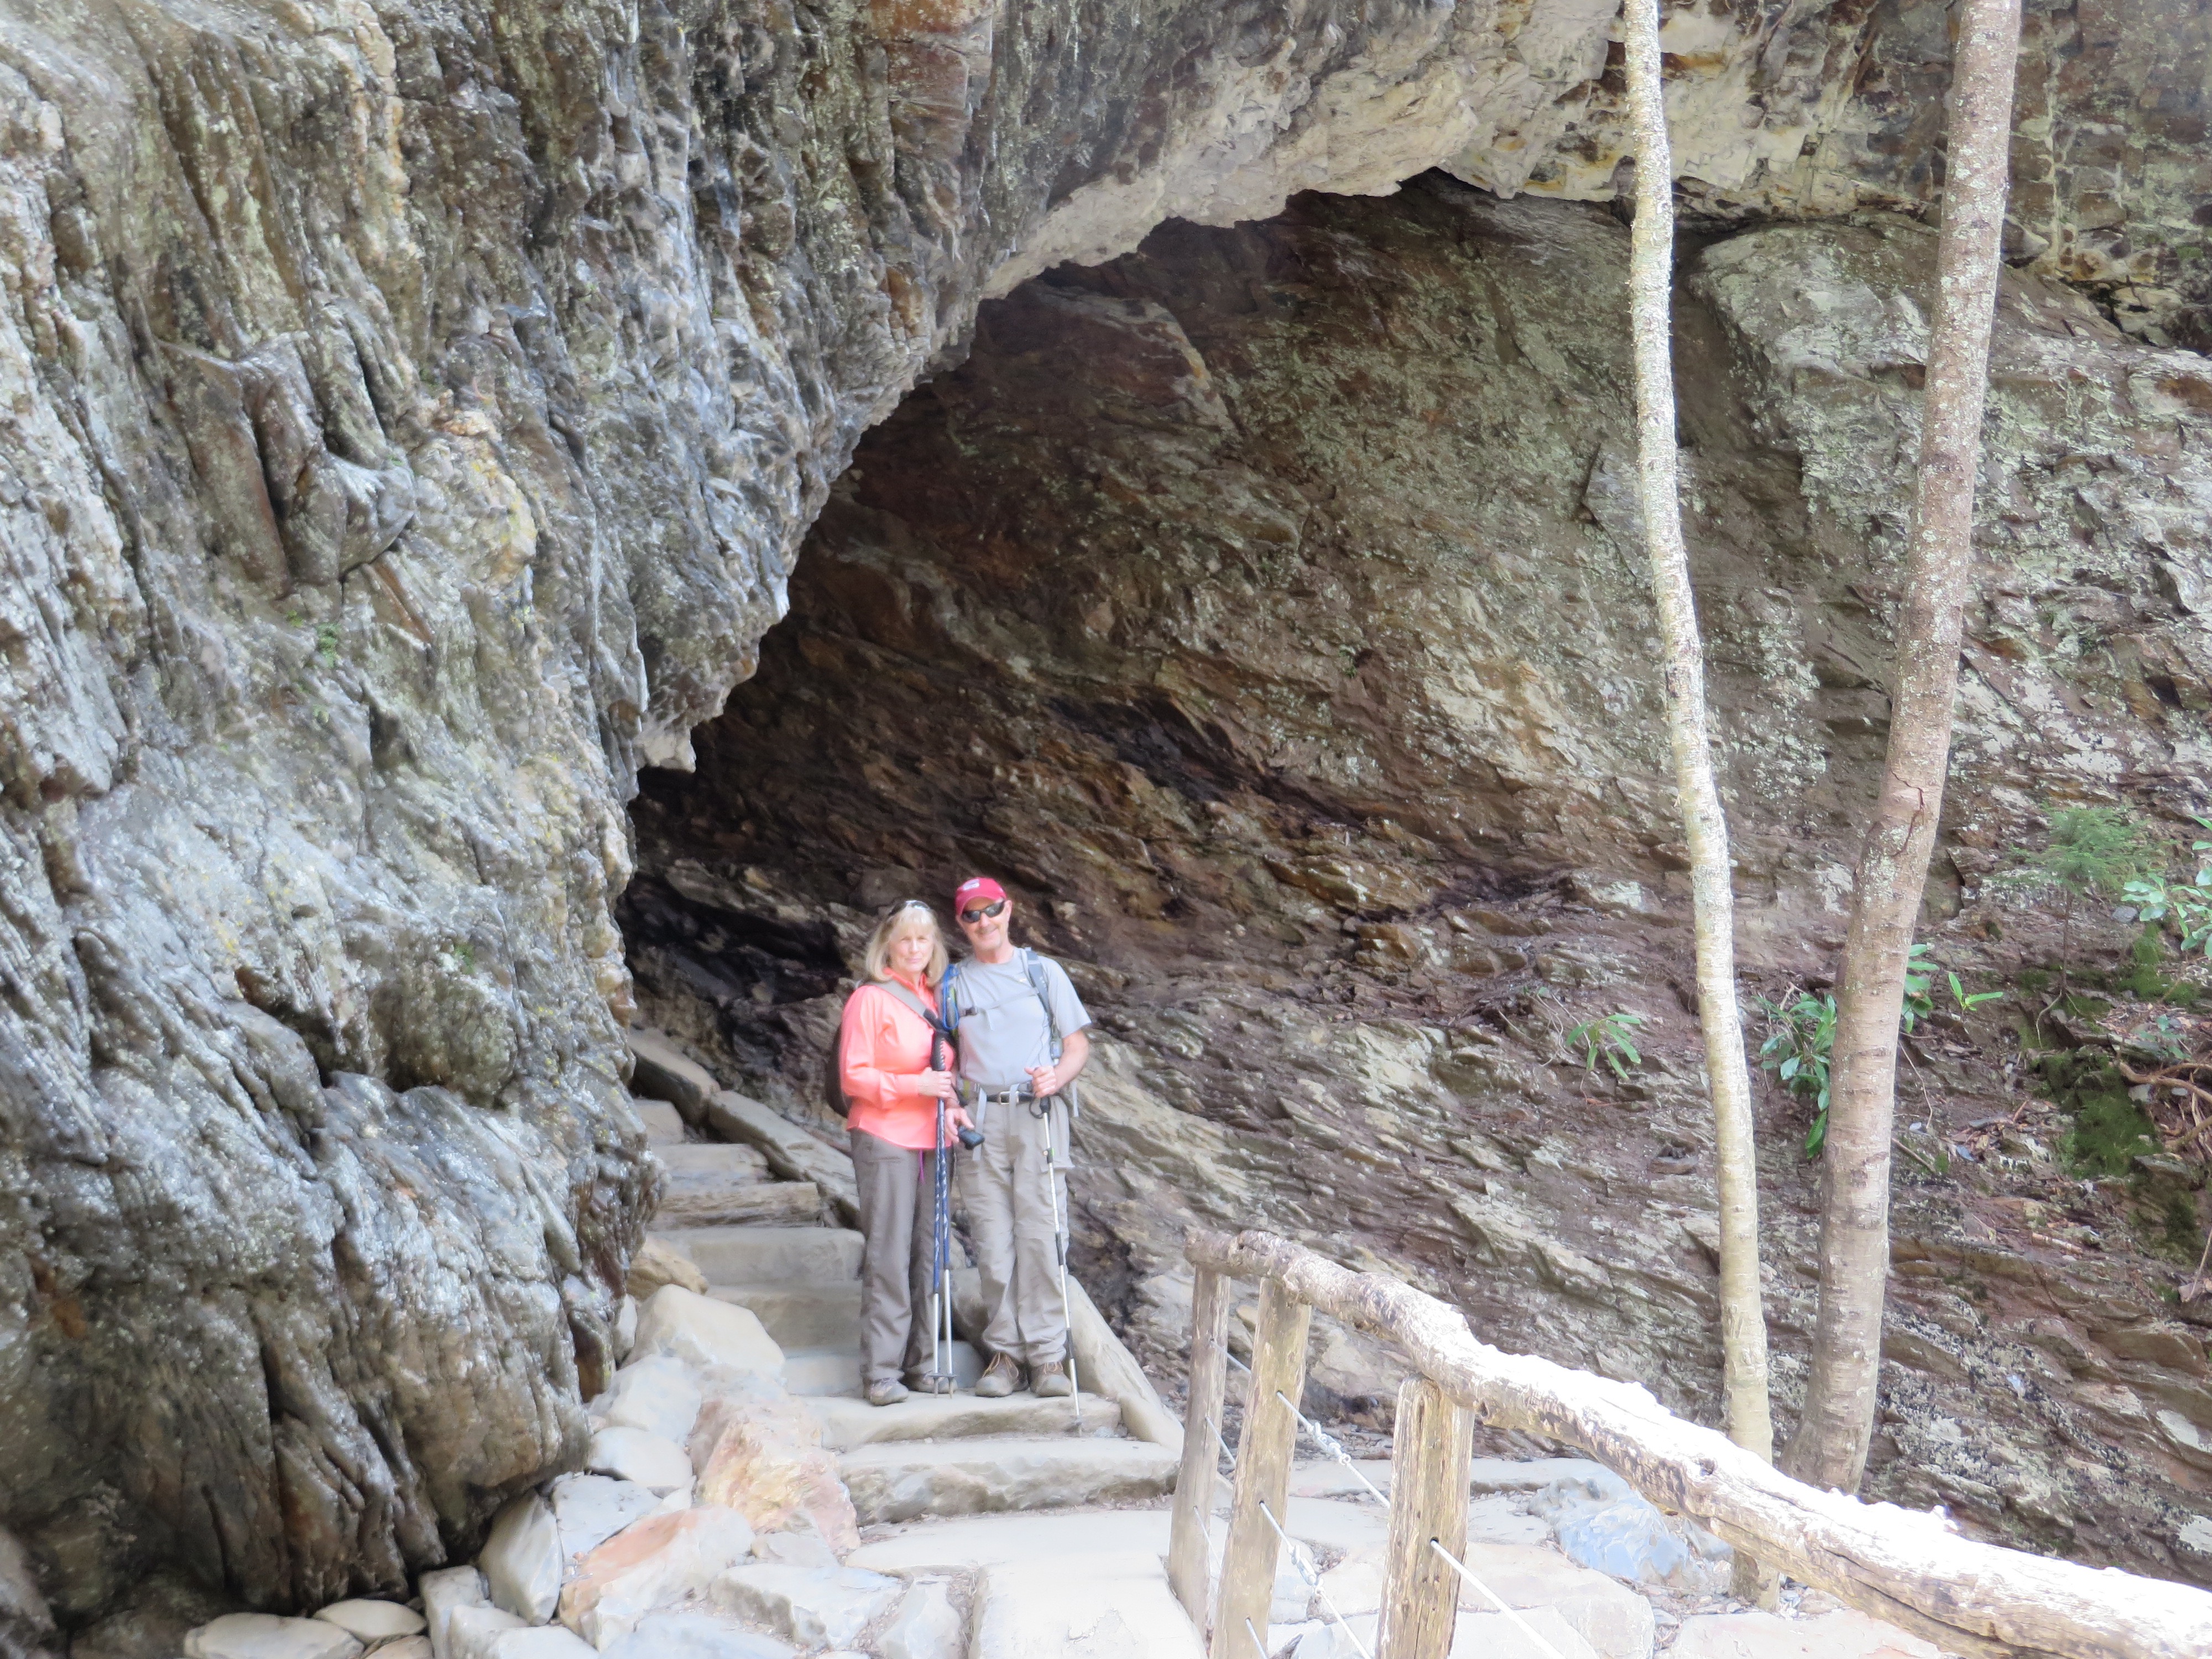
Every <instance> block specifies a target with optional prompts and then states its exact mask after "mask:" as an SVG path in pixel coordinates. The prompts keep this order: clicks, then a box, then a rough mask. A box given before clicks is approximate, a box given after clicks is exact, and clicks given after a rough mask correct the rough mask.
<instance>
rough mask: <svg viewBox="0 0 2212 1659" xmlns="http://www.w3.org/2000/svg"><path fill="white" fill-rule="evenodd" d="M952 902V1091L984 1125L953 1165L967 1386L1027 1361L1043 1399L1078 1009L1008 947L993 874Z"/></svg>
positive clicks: (1008, 1383)
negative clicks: (970, 1315)
mask: <svg viewBox="0 0 2212 1659" xmlns="http://www.w3.org/2000/svg"><path fill="white" fill-rule="evenodd" d="M952 903H953V913H954V915H956V916H957V918H958V920H959V923H960V931H961V933H963V935H965V936H966V938H967V940H968V943H969V947H970V949H971V951H972V952H973V954H971V955H970V956H969V958H968V960H966V961H965V962H962V963H957V964H956V965H955V966H954V967H953V969H951V972H950V973H948V974H947V975H945V1014H946V1016H947V1017H948V1018H952V1019H954V1020H955V1021H956V1022H957V1028H958V1031H957V1035H958V1042H959V1049H960V1079H961V1095H962V1097H963V1099H964V1100H966V1101H967V1102H968V1103H969V1108H968V1109H969V1112H970V1113H971V1114H972V1115H974V1117H975V1122H976V1126H977V1127H979V1128H981V1130H982V1132H983V1144H982V1146H980V1147H978V1148H977V1149H976V1150H975V1151H974V1152H969V1153H968V1154H967V1155H965V1156H964V1157H963V1158H961V1159H960V1163H959V1170H960V1196H961V1201H962V1203H963V1206H965V1207H966V1209H967V1212H968V1225H969V1231H970V1233H971V1235H972V1236H973V1237H974V1239H975V1266H976V1268H977V1270H978V1273H979V1276H980V1277H981V1279H982V1281H983V1313H984V1318H985V1325H984V1329H983V1342H982V1346H984V1347H985V1348H986V1349H987V1350H988V1351H989V1354H990V1364H989V1365H988V1366H987V1368H986V1370H984V1372H983V1376H982V1377H981V1380H980V1381H979V1382H978V1383H976V1384H975V1392H976V1393H977V1394H979V1395H983V1396H984V1397H986V1398H994V1397H996V1396H998V1395H1008V1394H1012V1392H1013V1391H1014V1390H1015V1389H1018V1388H1020V1387H1021V1386H1022V1384H1023V1382H1024V1375H1023V1373H1024V1368H1026V1369H1027V1371H1028V1379H1027V1380H1028V1382H1029V1383H1030V1388H1031V1389H1033V1390H1034V1391H1035V1392H1036V1394H1037V1395H1040V1396H1042V1397H1044V1398H1047V1399H1050V1398H1054V1397H1056V1396H1060V1395H1068V1394H1072V1393H1073V1392H1074V1385H1073V1383H1072V1381H1071V1380H1070V1379H1069V1376H1068V1374H1067V1310H1066V1304H1064V1303H1063V1302H1062V1301H1061V1299H1060V1235H1059V1228H1058V1224H1057V1218H1058V1216H1060V1215H1064V1214H1066V1208H1067V1188H1066V1178H1065V1176H1062V1175H1061V1174H1060V1171H1061V1170H1065V1169H1066V1166H1067V1106H1066V1098H1065V1097H1064V1096H1063V1095H1062V1092H1061V1091H1063V1090H1065V1089H1066V1086H1067V1085H1069V1084H1070V1083H1072V1082H1073V1081H1074V1080H1075V1076H1076V1074H1077V1073H1079V1072H1080V1071H1082V1069H1083V1067H1084V1064H1085V1061H1086V1060H1089V1059H1090V1057H1091V1037H1090V1034H1089V1032H1088V1031H1087V1030H1086V1029H1085V1028H1086V1027H1088V1026H1089V1025H1090V1024H1091V1016H1090V1014H1089V1013H1088V1012H1085V1009H1084V1006H1083V1000H1082V999H1081V998H1079V997H1078V996H1077V995H1076V994H1075V987H1074V986H1073V984H1071V983H1069V981H1068V977H1067V974H1066V969H1062V968H1061V967H1060V964H1059V963H1056V962H1054V961H1052V960H1051V959H1050V958H1048V957H1040V956H1036V955H1035V954H1034V953H1033V952H1030V951H1020V950H1017V949H1016V948H1015V947H1014V945H1013V943H1012V939H1010V938H1009V936H1008V930H1009V927H1010V925H1011V923H1012V921H1013V901H1012V900H1011V899H1009V898H1008V897H1007V896H1006V890H1005V889H1004V888H1002V887H1000V885H999V884H998V883H997V882H995V881H993V880H992V879H991V878H989V877H987V876H978V877H976V878H975V879H973V880H971V881H968V882H964V883H963V884H961V887H960V890H959V891H958V892H957V894H956V895H955V896H954V897H953V901H952ZM1032 967H1034V968H1035V969H1036V978H1035V979H1032V978H1031V976H1030V969H1031V968H1032ZM1040 991H1042V995H1040V994H1039V993H1040ZM1048 1005H1049V1011H1048ZM1055 1024H1056V1025H1057V1026H1058V1028H1059V1036H1060V1054H1058V1056H1057V1057H1055V1056H1054V1054H1053V1032H1054V1025H1055Z"/></svg>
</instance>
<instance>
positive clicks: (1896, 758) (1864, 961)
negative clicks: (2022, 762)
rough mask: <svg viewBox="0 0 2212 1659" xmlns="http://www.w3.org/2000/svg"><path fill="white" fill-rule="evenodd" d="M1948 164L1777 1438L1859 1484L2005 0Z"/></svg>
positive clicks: (1990, 289)
mask: <svg viewBox="0 0 2212 1659" xmlns="http://www.w3.org/2000/svg"><path fill="white" fill-rule="evenodd" d="M1959 15H1960V27H1959V38H1958V43H1957V46H1956V48H1955V50H1954V57H1953V59H1952V65H1953V67H1952V75H1951V114H1950V128H1949V132H1950V143H1949V172H1948V176H1947V178H1946V179H1945V181H1944V185H1943V231H1942V237H1941V239H1940V240H1939V241H1938V242H1937V244H1936V314H1935V320H1934V325H1933V328H1932V330H1931V331H1930V334H1929V343H1928V380H1927V392H1926V395H1925V397H1924V398H1923V403H1922V407H1921V425H1920V471H1919V478H1918V481H1917V485H1916V489H1915V495H1914V501H1913V513H1912V541H1911V548H1910V550H1909V551H1908V554H1907V556H1906V560H1905V592H1904V595H1903V603H1902V605H1901V606H1900V609H1899V617H1898V625H1897V669H1896V673H1895V676H1894V679H1893V685H1892V691H1891V696H1892V699H1893V701H1892V707H1891V710H1890V726H1889V755H1888V759H1887V763H1885V765H1884V767H1883V769H1882V779H1881V798H1880V799H1879V800H1878V801H1877V802H1876V803H1875V817H1874V822H1873V823H1872V824H1870V825H1869V827H1868V829H1867V836H1866V841H1865V843H1864V845H1863V847H1862V848H1860V852H1859V862H1858V872H1857V883H1856V885H1855V887H1854V889H1853V891H1852V898H1851V921H1850V931H1849V933H1848V934H1847V936H1846V937H1845V939H1844V961H1843V968H1842V970H1841V973H1840V974H1839V975H1838V993H1837V999H1836V1002H1837V1013H1836V1035H1835V1048H1834V1070H1833V1087H1832V1090H1831V1091H1830V1095H1829V1107H1828V1139H1827V1146H1826V1161H1827V1172H1826V1205H1825V1206H1824V1209H1823V1211H1822V1214H1821V1221H1820V1327H1819V1329H1818V1331H1817V1333H1816V1334H1815V1335H1814V1342H1813V1366H1812V1375H1811V1377H1810V1380H1809V1382H1808V1386H1807V1389H1806V1395H1805V1411H1804V1415H1803V1417H1802V1419H1800V1421H1799V1424H1798V1429H1797V1433H1796V1437H1795V1438H1794V1439H1793V1440H1792V1441H1791V1443H1790V1468H1791V1470H1792V1472H1793V1473H1795V1474H1796V1475H1797V1477H1798V1478H1799V1479H1800V1480H1804V1481H1806V1482H1808V1484H1810V1485H1813V1486H1832V1487H1834V1488H1836V1489H1838V1491H1842V1492H1857V1490H1858V1486H1859V1481H1860V1480H1861V1478H1862V1477H1863V1475H1864V1474H1865V1473H1866V1461H1867V1445H1868V1443H1869V1441H1870V1440H1871V1439H1872V1438H1873V1435H1874V1422H1875V1395H1876V1387H1877V1384H1878V1383H1879V1380H1880V1372H1881V1324H1882V1302H1883V1296H1884V1291H1885V1289H1886V1281H1887V1278H1888V1276H1889V1164H1890V1137H1891V1133H1892V1119H1893V1116H1894V1115H1895V1108H1896V1099H1897V1030H1898V1021H1899V1017H1900V1015H1901V1014H1902V1013H1903V1012H1904V1006H1905V963H1906V960H1907V958H1908V957H1909V955H1910V953H1911V949H1912V933H1913V927H1914V924H1915V922H1916V921H1917V920H1918V918H1919V915H1920V900H1921V893H1922V890H1923V888H1924V887H1925V885H1926V884H1927V879H1928V860H1929V854H1930V853H1932V852H1933V851H1934V849H1935V845H1936V824H1937V822H1938V820H1939V819H1940V818H1941V817H1942V811H1943V778H1944V773H1945V771H1946V769H1947V768H1948V764H1949V761H1950V753H1951V710H1952V702H1953V698H1954V695H1955V693H1956V691H1957V690H1958V684H1959V635H1960V618H1961V615H1962V613H1963V611H1964V610H1965V607H1966V592H1967V587H1968V584H1969V581H1970V580H1971V577H1972V567H1973V539H1974V474H1975V471H1976V470H1977V469H1978V467H1979V465H1980V464H1981V435H1982V406H1983V404H1984V398H1985V396H1986V394H1987V391H1988V385H1989V362H1990V325H1991V323H1992V321H1993V319H1994V316H1995V312H1996V289H1997V273H1998V270H1999V262H1998V253H1999V243H2000V240H2001V239H2002V232H2003V228H2004V204H2005V182H2006V151H2007V148H2008V143H2009V142H2010V137H2011V131H2012V90H2013V66H2014V60H2015V58H2016V57H2017V56H2018V54H2019V48H2020V0H1960V14H1959Z"/></svg>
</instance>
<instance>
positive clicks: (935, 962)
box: [862, 899, 951, 981]
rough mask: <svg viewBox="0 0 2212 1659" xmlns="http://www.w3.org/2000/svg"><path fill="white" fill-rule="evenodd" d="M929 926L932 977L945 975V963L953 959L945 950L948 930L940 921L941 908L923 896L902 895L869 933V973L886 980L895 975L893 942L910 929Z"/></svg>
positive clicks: (867, 954) (875, 977)
mask: <svg viewBox="0 0 2212 1659" xmlns="http://www.w3.org/2000/svg"><path fill="white" fill-rule="evenodd" d="M925 929H927V932H928V933H929V977H930V978H931V979H933V980H937V979H942V978H943V977H944V976H945V963H947V962H948V961H950V960H951V958H950V957H947V956H946V955H945V933H944V930H943V929H942V928H940V927H938V925H937V912H936V911H934V910H933V909H931V908H929V906H928V905H927V904H925V903H923V902H921V900H920V899H902V900H901V901H900V902H898V903H896V904H895V905H893V906H892V907H891V908H890V909H889V910H888V911H886V912H885V913H884V919H883V920H882V921H879V922H878V923H877V924H876V931H875V932H874V933H871V934H869V935H868V949H867V952H866V956H865V957H863V958H862V962H863V964H864V966H865V967H866V970H867V975H868V977H869V978H870V979H872V980H878V981H880V980H886V979H889V978H890V976H891V946H892V945H896V944H897V943H898V942H899V940H901V939H904V938H906V937H907V936H908V934H910V933H921V932H922V931H924V930H925Z"/></svg>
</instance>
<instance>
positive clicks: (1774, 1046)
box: [1759, 945, 2004, 1158]
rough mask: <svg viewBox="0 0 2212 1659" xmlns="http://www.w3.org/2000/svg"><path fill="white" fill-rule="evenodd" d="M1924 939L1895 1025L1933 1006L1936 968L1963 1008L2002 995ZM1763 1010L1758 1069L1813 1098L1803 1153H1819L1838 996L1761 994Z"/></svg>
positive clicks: (1906, 1025) (1908, 969)
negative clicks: (1977, 987)
mask: <svg viewBox="0 0 2212 1659" xmlns="http://www.w3.org/2000/svg"><path fill="white" fill-rule="evenodd" d="M1928 950H1929V947H1928V946H1927V945H1914V946H1913V947H1912V951H1911V956H1910V957H1907V959H1906V963H1905V1006H1904V1008H1903V1010H1902V1011H1901V1012H1900V1013H1899V1016H1898V1022H1897V1023H1898V1024H1899V1027H1900V1028H1901V1029H1902V1030H1904V1031H1905V1032H1906V1033H1907V1034H1908V1035H1910V1034H1911V1031H1912V1030H1913V1028H1914V1027H1915V1026H1916V1025H1917V1024H1919V1023H1920V1022H1921V1021H1922V1020H1923V1019H1925V1018H1928V1017H1929V1015H1930V1014H1932V1013H1934V1012H1936V997H1935V993H1934V992H1933V990H1932V989H1931V988H1930V987H1932V986H1934V985H1935V984H1936V975H1938V974H1939V973H1940V974H1941V975H1942V976H1943V983H1944V985H1945V987H1946V988H1948V990H1949V992H1950V993H1951V1001H1952V1004H1953V1006H1954V1008H1955V1009H1956V1011H1957V1012H1960V1013H1961V1014H1966V1013H1971V1012H1973V1010H1975V1009H1977V1008H1979V1007H1981V1006H1983V1005H1984V1004H1985V1003H1990V1002H1995V1001H1996V1000H1998V999H1999V998H2001V997H2002V996H2003V995H2004V993H2003V992H2002V991H1969V990H1968V989H1966V986H1965V984H1964V983H1963V982H1961V981H1960V978H1959V976H1958V975H1956V974H1954V973H1953V972H1951V971H1950V970H1949V969H1947V968H1945V967H1943V966H1942V963H1937V962H1936V961H1935V960H1933V959H1932V958H1931V957H1929V955H1928ZM1759 1012H1761V1013H1763V1014H1765V1016H1766V1025H1767V1029H1766V1037H1765V1041H1764V1042H1761V1043H1760V1044H1759V1069H1760V1070H1762V1071H1765V1072H1771V1073H1773V1075H1774V1079H1775V1081H1776V1082H1778V1083H1779V1084H1780V1085H1782V1086H1783V1087H1784V1088H1785V1089H1787V1090H1789V1091H1790V1093H1791V1094H1793V1095H1800V1096H1802V1097H1805V1098H1806V1099H1808V1100H1810V1101H1811V1102H1812V1103H1813V1127H1811V1128H1809V1129H1808V1130H1807V1131H1806V1132H1805V1156H1806V1157H1808V1158H1818V1157H1820V1148H1821V1147H1822V1146H1824V1145H1825V1144H1826V1141H1827V1139H1828V1086H1829V1078H1828V1068H1829V1064H1830V1061H1831V1060H1832V1058H1833V1054H1834V1049H1835V1045H1836V1000H1835V998H1834V997H1832V996H1831V995H1829V994H1826V993H1825V992H1823V993H1821V994H1819V995H1817V996H1816V995H1814V994H1813V993H1812V992H1810V991H1799V992H1797V993H1796V994H1794V995H1791V996H1787V997H1784V999H1783V1000H1781V1001H1779V1002H1774V1001H1770V1000H1768V999H1766V998H1765V997H1760V998H1759Z"/></svg>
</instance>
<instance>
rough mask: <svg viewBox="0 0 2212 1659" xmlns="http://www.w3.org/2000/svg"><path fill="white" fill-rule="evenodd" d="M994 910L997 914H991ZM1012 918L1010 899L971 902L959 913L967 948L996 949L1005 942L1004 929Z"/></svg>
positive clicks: (1010, 922) (978, 949) (961, 929)
mask: <svg viewBox="0 0 2212 1659" xmlns="http://www.w3.org/2000/svg"><path fill="white" fill-rule="evenodd" d="M994 911H995V912H997V914H996V915H993V914H992V912H994ZM1013 919H1014V902H1013V901H1012V899H992V900H991V901H989V902H987V903H985V902H975V903H971V904H969V907H968V908H966V909H964V910H963V911H962V912H961V913H960V931H961V932H962V933H963V934H965V935H966V936H967V939H968V945H969V949H971V950H975V951H996V950H997V949H998V948H999V947H1000V945H1004V944H1005V943H1006V929H1007V927H1008V926H1009V925H1011V924H1012V921H1013Z"/></svg>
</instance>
